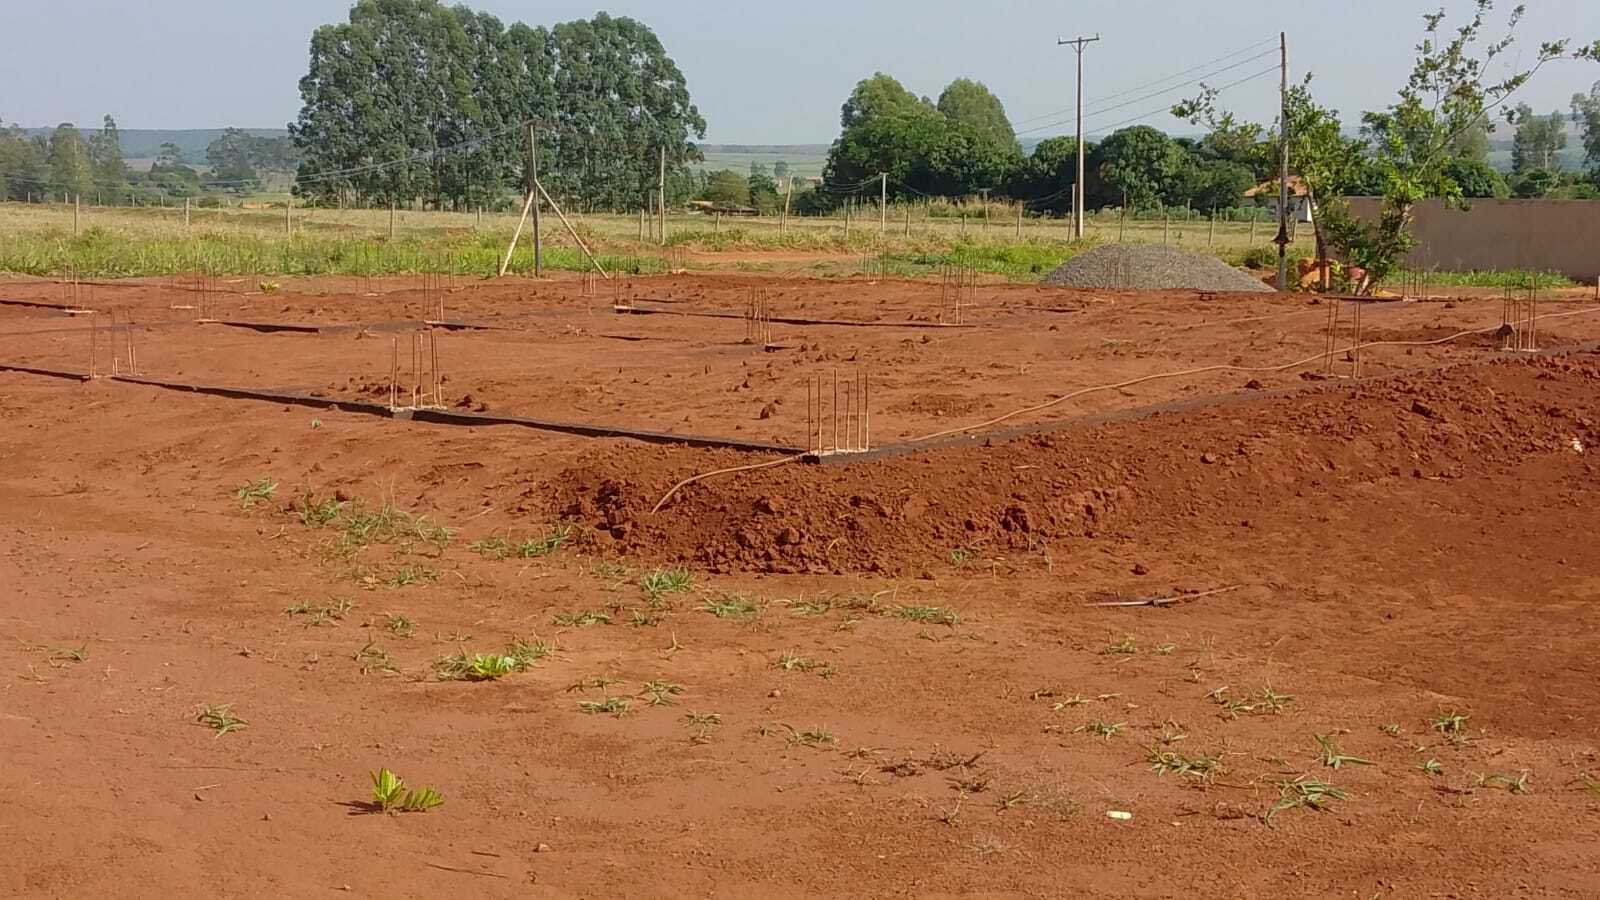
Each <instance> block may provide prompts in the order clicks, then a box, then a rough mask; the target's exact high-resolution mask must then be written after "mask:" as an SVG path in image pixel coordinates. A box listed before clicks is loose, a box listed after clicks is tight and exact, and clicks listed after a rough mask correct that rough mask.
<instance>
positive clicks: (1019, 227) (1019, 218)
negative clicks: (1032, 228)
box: [1017, 203, 1022, 244]
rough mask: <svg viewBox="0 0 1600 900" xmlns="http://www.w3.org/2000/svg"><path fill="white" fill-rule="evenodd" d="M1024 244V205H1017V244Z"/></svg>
mask: <svg viewBox="0 0 1600 900" xmlns="http://www.w3.org/2000/svg"><path fill="white" fill-rule="evenodd" d="M1021 242H1022V204H1021V203H1018V204H1017V243H1019V244H1020V243H1021Z"/></svg>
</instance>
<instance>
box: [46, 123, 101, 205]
mask: <svg viewBox="0 0 1600 900" xmlns="http://www.w3.org/2000/svg"><path fill="white" fill-rule="evenodd" d="M48 162H49V166H50V190H51V192H52V193H55V194H64V195H66V196H68V197H77V196H81V195H83V194H86V193H88V192H90V191H91V190H92V189H93V186H94V170H93V167H92V166H91V165H90V161H89V148H88V146H87V145H86V144H85V143H84V140H83V133H82V132H80V131H79V130H78V129H77V127H76V126H74V125H73V124H72V123H70V122H63V123H61V124H60V125H58V126H56V130H55V131H54V132H53V133H51V135H50V155H49V159H48Z"/></svg>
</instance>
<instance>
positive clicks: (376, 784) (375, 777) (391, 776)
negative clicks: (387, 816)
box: [371, 769, 444, 812]
mask: <svg viewBox="0 0 1600 900" xmlns="http://www.w3.org/2000/svg"><path fill="white" fill-rule="evenodd" d="M371 774H372V806H373V808H374V809H376V810H378V811H380V812H427V811H428V810H430V809H433V808H434V807H436V806H438V805H439V804H441V803H443V802H444V797H442V796H440V794H439V792H438V791H436V790H434V789H433V788H431V787H423V788H417V789H415V790H412V789H408V788H407V787H406V785H405V782H404V781H403V780H401V778H400V776H399V775H396V774H395V773H393V772H391V771H389V770H388V769H379V770H378V771H376V772H373V773H371Z"/></svg>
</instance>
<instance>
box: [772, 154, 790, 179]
mask: <svg viewBox="0 0 1600 900" xmlns="http://www.w3.org/2000/svg"><path fill="white" fill-rule="evenodd" d="M772 177H773V178H776V179H778V180H779V181H782V180H783V179H785V178H788V177H789V163H788V162H786V161H784V160H781V159H780V160H778V161H777V162H775V163H773V164H772Z"/></svg>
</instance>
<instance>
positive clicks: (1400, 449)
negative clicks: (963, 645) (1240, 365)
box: [550, 354, 1600, 575]
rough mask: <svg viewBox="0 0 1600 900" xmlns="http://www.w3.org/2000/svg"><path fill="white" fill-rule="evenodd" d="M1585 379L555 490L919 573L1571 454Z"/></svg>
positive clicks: (614, 533)
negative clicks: (697, 478) (665, 500)
mask: <svg viewBox="0 0 1600 900" xmlns="http://www.w3.org/2000/svg"><path fill="white" fill-rule="evenodd" d="M1597 383H1600V356H1596V355H1593V354H1585V355H1583V356H1581V357H1571V358H1565V359H1537V360H1529V361H1525V362H1502V363H1493V364H1485V365H1474V366H1461V367H1456V368H1453V369H1449V370H1444V371H1440V372H1435V373H1430V374H1428V375H1424V376H1416V377H1412V378H1403V379H1402V378H1397V379H1394V380H1391V381H1386V382H1379V383H1368V384H1363V385H1358V386H1352V387H1348V388H1331V389H1325V390H1321V391H1313V392H1309V393H1305V394H1298V395H1291V396H1286V397H1278V398H1274V399H1270V400H1266V401H1260V402H1252V403H1242V402H1241V403H1239V404H1236V405H1229V406H1226V407H1222V408H1212V409H1203V410H1196V411H1193V412H1186V413H1179V414H1166V415H1160V416H1157V417H1155V418H1153V419H1149V420H1146V421H1143V422H1122V423H1115V424H1110V425H1103V426H1099V427H1094V428H1085V429H1083V430H1071V431H1063V432H1058V433H1055V434H1052V435H1043V436H1035V437H1030V438H1026V439H1019V440H1015V441H1011V442H1008V443H1002V444H994V445H983V446H974V447H970V448H965V449H958V450H950V451H944V452H937V453H927V454H921V455H916V456H909V457H899V458H891V459H886V460H882V461H879V462H873V463H862V464H856V465H850V466H838V467H834V466H827V467H821V468H818V467H813V466H809V465H803V464H798V463H795V464H789V465H782V466H777V467H774V468H771V469H766V470H761V471H755V472H749V473H742V474H738V475H732V476H722V477H717V478H713V479H708V480H706V481H703V482H699V483H696V484H694V485H690V486H689V487H687V488H685V489H684V490H683V491H681V492H680V493H679V494H678V495H677V496H676V497H675V498H674V499H673V501H672V502H671V503H670V504H669V505H668V506H667V507H666V508H664V509H663V510H662V511H661V512H660V513H658V514H655V515H651V514H650V513H649V510H650V509H651V507H652V506H653V505H654V504H655V502H656V501H657V499H659V497H660V496H661V494H662V493H664V491H665V490H666V488H667V487H668V486H670V485H671V484H672V483H673V482H674V481H675V480H676V479H677V478H679V477H682V475H683V474H687V473H686V472H685V470H683V469H682V468H681V467H682V464H683V460H681V459H680V462H679V463H678V464H677V466H675V467H674V468H672V469H669V470H666V471H659V470H658V471H650V470H649V469H646V470H643V471H641V469H640V467H639V465H638V460H637V459H630V458H629V456H628V455H627V454H625V453H613V454H611V455H608V456H606V457H603V458H600V459H598V460H596V461H595V462H593V463H590V464H587V465H585V466H582V467H578V468H573V469H569V470H567V471H566V472H564V473H563V474H562V475H561V477H560V478H558V479H556V481H555V482H553V483H552V484H551V485H550V490H552V491H553V492H554V493H555V495H556V496H557V497H560V498H561V499H562V503H563V505H564V511H565V513H566V514H567V515H568V516H570V517H572V518H574V519H576V520H578V521H581V522H584V523H586V524H589V525H590V526H592V527H594V528H595V529H596V533H597V534H600V535H601V540H602V542H607V541H609V542H611V543H612V544H614V545H615V546H616V548H617V549H620V550H622V551H624V552H627V553H630V554H637V555H642V556H645V557H649V558H656V559H664V560H671V561H677V562H684V563H689V564H691V565H694V566H698V567H704V568H706V569H709V570H711V571H736V570H755V571H764V572H775V573H801V572H817V573H822V572H883V573H888V574H894V575H904V574H913V575H914V574H926V573H928V572H931V571H934V570H936V569H938V568H941V567H948V566H950V565H951V564H952V563H955V564H962V563H963V562H965V561H968V560H973V559H977V558H980V557H981V558H1003V559H1008V560H1011V561H1013V562H1015V561H1019V560H1022V559H1024V558H1028V557H1031V558H1032V559H1033V560H1034V561H1035V562H1038V561H1040V560H1043V559H1047V558H1048V556H1047V555H1048V553H1049V552H1050V547H1051V545H1052V544H1053V543H1054V542H1057V541H1061V540H1063V539H1071V538H1087V537H1111V538H1121V539H1130V540H1136V541H1139V542H1146V543H1149V542H1155V543H1157V544H1159V543H1160V542H1162V541H1164V540H1167V539H1171V538H1173V537H1175V536H1177V535H1180V534H1181V533H1182V532H1183V531H1184V529H1185V528H1186V527H1191V526H1192V525H1196V524H1201V523H1202V522H1203V523H1206V524H1213V525H1215V524H1230V523H1231V525H1232V526H1239V527H1251V526H1250V522H1251V521H1252V520H1255V521H1258V522H1260V521H1267V520H1270V519H1271V518H1272V517H1273V516H1274V515H1277V514H1279V512H1280V509H1281V508H1289V507H1295V506H1296V504H1297V503H1298V504H1299V505H1300V507H1301V508H1302V509H1303V506H1304V501H1303V500H1296V498H1297V497H1301V498H1303V497H1324V498H1326V497H1328V496H1329V495H1330V494H1334V495H1336V494H1338V493H1340V492H1343V491H1347V490H1362V489H1365V487H1366V486H1370V485H1374V484H1382V485H1384V487H1385V489H1388V490H1396V491H1404V490H1406V489H1407V486H1408V485H1411V484H1414V483H1417V482H1419V481H1420V480H1424V479H1426V480H1440V479H1445V480H1452V481H1454V480H1457V479H1465V478H1477V477H1488V476H1492V475H1493V474H1494V473H1496V472H1498V471H1501V470H1503V469H1504V468H1505V467H1507V466H1510V465H1514V464H1517V463H1519V462H1521V461H1523V460H1524V459H1526V458H1528V457H1530V456H1537V455H1541V454H1545V455H1555V454H1572V453H1575V452H1580V451H1579V450H1577V449H1576V448H1575V446H1574V443H1573V442H1574V440H1576V441H1578V446H1581V447H1583V448H1589V447H1592V446H1594V445H1596V444H1597V443H1600V426H1597V422H1600V395H1597V394H1596V392H1595V387H1596V385H1597ZM724 459H726V462H724ZM699 462H700V465H699V466H698V467H697V468H698V469H700V470H704V469H710V468H715V467H717V466H718V465H735V464H737V463H738V462H739V460H737V459H736V458H735V457H734V456H733V455H732V454H724V455H716V454H708V455H705V456H702V457H701V458H700V459H699ZM647 465H648V464H647ZM688 471H694V470H693V469H691V470H688ZM1319 502H1321V501H1319ZM1240 523H1243V525H1242V526H1240Z"/></svg>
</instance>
